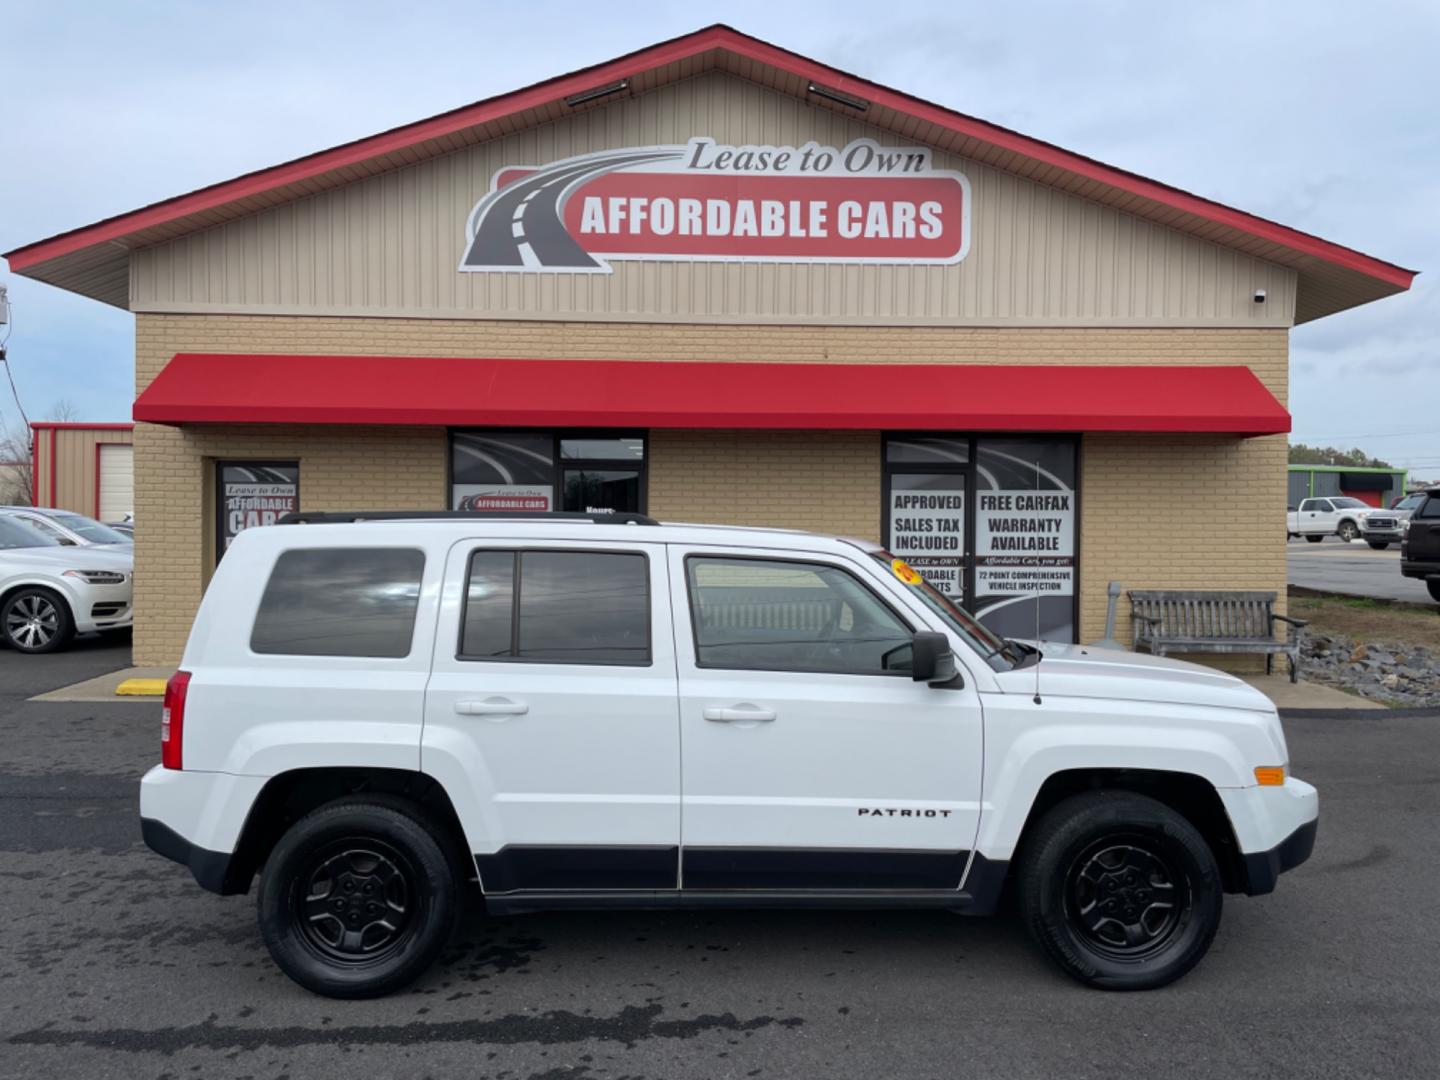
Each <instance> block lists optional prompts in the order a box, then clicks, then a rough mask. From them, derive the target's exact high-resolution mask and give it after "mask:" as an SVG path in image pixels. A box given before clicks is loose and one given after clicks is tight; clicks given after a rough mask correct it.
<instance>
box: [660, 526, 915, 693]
mask: <svg viewBox="0 0 1440 1080" xmlns="http://www.w3.org/2000/svg"><path fill="white" fill-rule="evenodd" d="M706 559H708V560H710V561H721V562H757V563H780V564H782V565H786V566H794V565H797V564H798V565H800V566H807V567H808V566H820V567H824V568H825V569H827V570H838V571H840V572H841V573H843V574H849V575H850V577H851V578H852V579H853V580H854V581H855V583H856V584H858V585H859V586H860V587H861V588H862V589H864V590H865V591H866V592H868V593H869V594H870V595H871V597H873V598H874V600H875V602H876V603H878V604H879V605H880V606H881V607H883V608H884V609H885V610H887V611H888V612H890V614H891V615H892V616H893V617H894V618H895V619H896V620H897V621H898V622H899V623H900V625H902V626H904V627H905V628H906V629H907V630H909V631H910V636H911V638H912V639H913V638H914V636H915V635H916V634H917V633H919V628H917V627H916V625H915V622H914V620H913V619H911V618H909V617H908V616H906V615H905V614H904V613H903V612H902V611H900V610H899V609H897V607H896V606H895V605H894V604H892V603H890V602H889V601H888V600H886V598H885V597H884V595H882V594H881V592H880V591H879V590H878V589H876V588H875V587H874V586H873V585H872V584H871V583H870V582H869V581H866V580H865V578H864V576H863V575H861V574H859V573H856V572H855V570H854V569H852V568H851V567H849V566H847V565H845V564H843V563H838V562H826V561H825V560H823V559H816V558H808V559H797V558H790V557H787V556H784V555H738V554H722V553H720V552H713V551H711V552H706V551H690V552H686V553H685V557H684V563H685V608H686V615H687V617H688V618H689V620H690V649H691V662H692V663H693V664H694V665H695V667H696V669H697V670H701V671H764V672H773V673H777V674H788V675H843V676H846V677H850V676H861V677H865V678H883V679H895V678H904V679H907V680H910V679H912V676H911V673H910V672H908V671H837V670H835V669H833V668H830V669H815V668H796V667H756V666H749V665H747V666H745V667H735V666H733V665H729V664H707V663H705V662H704V661H702V660H701V659H700V626H699V623H698V621H697V620H696V618H695V613H696V604H695V585H694V578H693V577H692V576H691V571H690V566H691V563H693V562H694V561H696V560H706ZM912 681H913V680H912Z"/></svg>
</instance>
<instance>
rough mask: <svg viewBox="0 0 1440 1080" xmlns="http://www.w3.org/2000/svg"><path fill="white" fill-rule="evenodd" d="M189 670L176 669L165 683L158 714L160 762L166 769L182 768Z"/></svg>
mask: <svg viewBox="0 0 1440 1080" xmlns="http://www.w3.org/2000/svg"><path fill="white" fill-rule="evenodd" d="M189 688H190V672H188V671H177V672H175V674H174V675H171V676H170V681H169V682H167V683H166V684H165V705H164V711H163V712H161V714H160V764H161V765H163V766H165V768H167V769H180V768H184V766H183V765H182V764H181V758H182V754H181V750H182V748H183V747H184V745H185V692H186V691H187V690H188V689H189Z"/></svg>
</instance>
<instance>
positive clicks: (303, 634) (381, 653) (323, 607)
mask: <svg viewBox="0 0 1440 1080" xmlns="http://www.w3.org/2000/svg"><path fill="white" fill-rule="evenodd" d="M424 572H425V553H424V552H423V551H417V550H413V549H410V548H298V549H295V550H293V551H286V552H283V553H282V554H281V555H280V557H279V558H278V559H277V560H275V569H274V570H272V571H271V573H270V580H269V581H268V582H266V584H265V593H264V595H263V596H262V597H261V598H260V610H259V612H258V613H257V614H256V616H255V626H254V627H253V629H252V630H251V632H250V648H251V649H252V650H253V651H254V652H257V653H267V654H281V655H290V656H369V657H380V658H398V657H403V656H409V655H410V643H411V640H412V638H413V637H414V634H415V611H416V608H417V607H418V606H419V603H420V579H421V577H422V575H423V574H424Z"/></svg>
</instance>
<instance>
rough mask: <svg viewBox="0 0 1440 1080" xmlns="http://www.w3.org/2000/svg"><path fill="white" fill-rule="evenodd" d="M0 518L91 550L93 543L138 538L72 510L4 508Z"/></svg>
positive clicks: (110, 542)
mask: <svg viewBox="0 0 1440 1080" xmlns="http://www.w3.org/2000/svg"><path fill="white" fill-rule="evenodd" d="M0 516H3V517H8V518H13V519H14V520H16V521H19V522H21V523H22V524H24V525H28V526H30V527H31V528H32V529H38V530H40V531H41V532H42V533H44V534H45V535H46V536H48V537H50V539H52V540H55V541H57V542H59V543H61V544H64V545H66V546H70V545H74V546H76V547H89V546H90V545H92V544H95V545H102V546H109V545H112V544H133V543H134V542H135V538H134V537H133V536H131V535H129V534H128V533H124V532H121V531H120V530H119V529H116V528H113V527H112V526H109V525H106V524H104V523H103V522H99V521H96V520H95V519H94V518H88V517H86V516H85V515H84V514H75V513H71V512H70V511H69V510H56V509H53V508H51V507H45V506H0Z"/></svg>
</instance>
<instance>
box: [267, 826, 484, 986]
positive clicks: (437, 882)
mask: <svg viewBox="0 0 1440 1080" xmlns="http://www.w3.org/2000/svg"><path fill="white" fill-rule="evenodd" d="M258 902H259V916H260V932H261V934H262V935H263V936H264V938H265V944H266V946H268V947H269V949H270V955H271V956H273V957H274V958H275V962H276V963H277V964H279V965H280V969H281V970H282V971H284V972H285V974H286V975H288V976H290V978H292V979H294V980H295V981H296V982H297V983H299V984H300V985H301V986H303V987H305V988H306V989H307V990H313V991H314V992H315V993H317V994H325V995H326V996H328V997H338V998H364V997H379V996H380V995H382V994H388V993H390V992H391V991H393V990H398V989H399V988H400V987H402V986H405V985H406V984H408V983H410V982H411V981H413V980H414V979H415V978H417V977H418V976H419V975H420V974H421V973H422V972H424V971H425V970H426V969H427V968H428V967H429V966H430V965H431V964H432V963H433V962H434V960H435V957H436V956H437V955H438V954H439V952H440V950H441V949H442V948H444V946H445V944H446V942H447V941H448V940H449V939H450V936H451V934H452V932H453V931H454V929H455V926H456V923H457V920H458V918H459V908H460V899H459V895H458V889H457V884H456V874H455V871H454V869H453V867H452V865H451V862H450V860H449V859H447V858H446V856H445V852H444V850H443V848H442V846H441V840H440V838H439V836H438V835H437V834H436V833H434V832H433V831H432V830H431V829H430V828H428V827H427V826H426V825H425V824H423V823H422V822H421V821H420V820H417V818H415V817H412V816H411V815H410V814H408V813H405V812H402V811H401V810H400V809H398V808H397V807H395V806H392V805H389V804H387V803H382V802H378V801H373V800H370V799H359V798H357V799H345V800H341V801H339V802H334V803H330V804H328V805H326V806H322V807H321V808H320V809H318V810H315V811H313V812H311V813H310V814H307V815H306V816H305V817H303V818H301V819H300V820H299V821H297V822H296V823H295V824H294V825H292V826H291V827H290V829H289V830H288V831H287V832H286V833H285V835H284V836H282V837H281V838H280V842H279V843H278V844H276V845H275V849H274V851H272V852H271V853H270V857H269V859H267V860H266V863H265V870H264V874H263V876H262V879H261V882H260V894H259V898H258Z"/></svg>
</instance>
